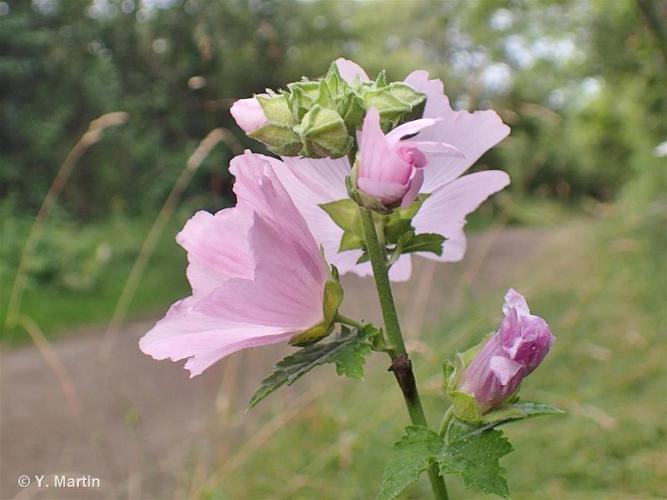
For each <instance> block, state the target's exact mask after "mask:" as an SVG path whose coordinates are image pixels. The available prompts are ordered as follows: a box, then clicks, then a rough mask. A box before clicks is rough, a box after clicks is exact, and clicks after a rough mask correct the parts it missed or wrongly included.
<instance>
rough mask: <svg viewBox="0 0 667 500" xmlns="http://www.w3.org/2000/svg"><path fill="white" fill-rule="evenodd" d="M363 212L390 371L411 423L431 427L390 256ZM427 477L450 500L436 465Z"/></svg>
mask: <svg viewBox="0 0 667 500" xmlns="http://www.w3.org/2000/svg"><path fill="white" fill-rule="evenodd" d="M359 212H360V213H361V223H362V225H363V228H364V234H365V236H366V247H367V250H368V256H369V257H370V260H371V266H372V268H373V275H374V277H375V286H376V287H377V292H378V297H379V299H380V307H381V309H382V319H383V320H384V328H385V331H386V334H387V340H388V341H389V346H388V347H389V351H390V356H391V361H392V363H391V367H390V368H389V370H391V371H393V372H394V375H395V377H396V380H397V381H398V385H399V387H400V388H401V392H403V397H404V399H405V405H406V406H407V408H408V413H409V415H410V420H411V421H412V423H413V424H415V425H423V426H424V427H428V424H427V422H426V414H425V413H424V408H423V407H422V404H421V400H420V399H419V392H418V391H417V384H416V383H415V375H414V372H413V371H412V363H411V362H410V358H408V354H407V351H406V350H405V343H404V342H403V336H402V335H401V326H400V324H399V322H398V314H397V313H396V305H395V304H394V297H393V295H392V293H391V285H390V283H389V270H388V269H387V257H386V255H385V249H384V247H382V246H380V242H379V240H378V235H377V232H376V230H375V223H374V221H373V213H372V212H371V211H370V210H369V209H367V208H364V207H359ZM428 477H429V479H430V481H431V489H432V490H433V495H434V496H435V498H437V499H438V500H447V499H448V498H449V497H448V496H447V487H446V486H445V480H444V479H443V478H442V476H441V475H440V472H439V471H438V466H437V465H436V464H431V465H430V466H429V468H428Z"/></svg>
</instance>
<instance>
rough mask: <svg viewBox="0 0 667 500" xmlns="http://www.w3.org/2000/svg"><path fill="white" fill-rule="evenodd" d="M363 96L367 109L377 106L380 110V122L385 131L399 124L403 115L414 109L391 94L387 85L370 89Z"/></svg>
mask: <svg viewBox="0 0 667 500" xmlns="http://www.w3.org/2000/svg"><path fill="white" fill-rule="evenodd" d="M362 98H363V100H364V105H365V107H366V109H370V108H376V109H377V110H378V111H379V113H380V123H381V125H382V129H383V130H384V131H385V132H387V131H389V130H391V129H392V128H394V127H395V126H396V125H398V123H399V121H400V119H401V116H402V115H403V114H404V113H408V112H410V111H411V110H412V106H410V105H409V104H407V103H405V102H403V101H401V100H399V99H398V98H397V97H394V96H393V95H391V94H390V93H389V90H388V89H387V88H386V87H385V88H381V89H378V88H375V89H368V90H366V91H365V92H364V93H363V95H362Z"/></svg>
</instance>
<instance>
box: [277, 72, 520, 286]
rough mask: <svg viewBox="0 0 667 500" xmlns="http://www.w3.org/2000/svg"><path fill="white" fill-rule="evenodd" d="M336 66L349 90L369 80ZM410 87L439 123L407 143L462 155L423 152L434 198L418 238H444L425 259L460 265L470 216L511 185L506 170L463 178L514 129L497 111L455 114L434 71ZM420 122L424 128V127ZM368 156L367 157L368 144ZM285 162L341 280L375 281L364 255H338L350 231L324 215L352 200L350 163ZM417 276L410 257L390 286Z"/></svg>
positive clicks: (282, 171) (287, 178) (299, 202)
mask: <svg viewBox="0 0 667 500" xmlns="http://www.w3.org/2000/svg"><path fill="white" fill-rule="evenodd" d="M336 64H337V65H338V69H339V71H340V73H341V76H342V77H343V78H345V79H346V80H347V81H349V82H351V81H353V80H354V79H355V78H357V77H358V78H359V79H360V80H362V81H363V80H367V79H368V77H367V76H366V73H365V72H364V70H363V69H361V68H360V67H359V66H358V65H356V64H355V63H354V62H352V61H348V60H345V59H338V60H337V61H336ZM405 81H406V83H408V84H409V85H411V86H412V87H413V88H414V89H415V90H418V91H420V92H423V93H425V94H426V95H427V100H426V105H425V109H424V118H425V119H434V120H437V121H435V122H434V123H432V124H431V125H430V126H428V127H424V128H421V129H420V130H419V133H418V134H417V135H416V136H415V137H413V138H409V139H407V140H404V141H401V143H402V144H410V143H411V142H414V143H419V142H421V143H428V142H431V143H445V144H448V145H451V146H454V147H455V148H456V149H457V150H458V151H460V152H461V153H462V155H459V156H456V155H451V154H450V155H443V154H442V152H439V151H431V150H429V148H427V147H424V146H418V145H417V146H416V147H417V149H418V150H419V151H420V152H421V153H423V154H424V156H425V157H426V161H427V164H428V167H427V168H423V169H421V170H422V173H423V176H424V179H423V183H421V186H420V188H419V193H428V194H429V196H428V198H427V199H426V201H425V202H424V203H423V204H422V206H421V208H420V209H419V211H418V212H417V214H416V215H415V217H414V219H413V221H412V224H413V226H414V227H415V229H416V231H417V233H437V234H441V235H442V236H444V237H445V238H446V240H445V242H444V244H443V251H442V255H440V256H438V255H436V254H433V253H428V252H425V253H419V254H418V255H420V256H422V257H426V258H429V259H435V260H438V261H441V262H454V261H458V260H461V259H462V258H463V255H464V254H465V250H466V237H465V233H464V232H463V227H464V226H465V224H466V216H467V215H468V214H469V213H471V212H472V211H474V210H475V209H476V208H477V207H478V206H479V205H480V204H481V203H482V202H484V201H485V200H486V199H487V198H488V197H489V196H491V195H492V194H494V193H496V192H498V191H500V190H501V189H503V188H504V187H506V186H507V185H508V184H509V182H510V180H509V176H508V175H507V174H506V173H505V172H502V171H498V170H490V171H485V172H476V173H473V174H469V175H464V176H462V174H463V173H464V172H465V171H466V170H467V169H468V168H470V166H471V165H473V164H474V163H475V162H476V161H477V160H478V159H479V157H480V156H482V154H484V153H485V152H486V151H487V150H488V149H490V148H491V147H493V146H494V145H496V144H497V143H498V142H500V141H501V140H502V139H503V138H504V137H506V136H507V134H509V131H510V129H509V127H508V126H507V125H505V124H504V123H503V122H502V120H501V119H500V117H499V116H498V115H497V114H496V113H495V112H494V111H491V110H486V111H475V112H474V113H470V112H468V111H454V110H452V108H451V107H450V105H449V100H448V99H447V96H445V95H444V93H443V84H442V82H441V81H440V80H429V79H428V73H427V72H426V71H415V72H413V73H411V74H410V75H409V76H408V78H407V79H406V80H405ZM418 122H420V123H423V122H421V120H418ZM390 133H391V132H390ZM361 154H362V155H363V154H364V151H363V141H362V151H361ZM283 161H284V164H283V163H281V166H279V168H277V169H276V174H277V175H278V176H279V177H280V179H281V181H282V182H283V184H284V186H285V188H286V189H287V190H288V191H289V193H290V195H291V196H292V197H293V199H294V203H295V204H296V206H297V208H298V209H299V211H300V212H301V213H302V214H303V216H304V218H305V219H306V222H307V223H308V226H309V227H310V230H311V231H312V232H313V234H314V235H315V238H316V239H317V241H318V242H319V243H320V244H321V245H322V246H323V248H324V251H325V255H326V257H327V260H328V261H329V262H331V263H332V264H334V265H336V266H337V267H338V269H339V271H340V272H341V273H347V272H353V273H356V274H358V275H360V276H365V275H368V274H371V268H370V264H369V263H368V262H366V263H363V264H357V263H356V261H357V259H358V258H359V257H360V255H361V251H359V250H349V251H345V252H338V248H339V246H340V240H341V237H342V235H343V230H342V229H340V228H339V227H338V226H337V225H336V224H335V223H334V222H333V221H332V220H331V218H330V217H329V216H328V215H327V213H326V212H324V210H322V209H320V208H319V205H320V204H322V203H328V202H331V201H337V200H340V199H343V198H346V197H347V191H346V188H345V177H346V176H348V175H349V174H350V168H351V166H350V163H349V161H348V160H347V158H339V159H336V160H332V159H330V158H325V159H321V160H316V159H310V158H296V157H284V158H283ZM413 179H414V178H413ZM416 184H418V182H413V183H412V184H411V185H410V187H413V186H414V185H416ZM362 189H363V188H362ZM369 189H370V188H369ZM410 196H412V194H411V195H410ZM410 274H411V257H410V255H402V256H401V257H400V258H399V259H398V261H397V262H396V263H395V264H394V265H393V266H392V268H391V270H390V278H391V279H392V280H393V281H404V280H407V279H408V278H409V277H410Z"/></svg>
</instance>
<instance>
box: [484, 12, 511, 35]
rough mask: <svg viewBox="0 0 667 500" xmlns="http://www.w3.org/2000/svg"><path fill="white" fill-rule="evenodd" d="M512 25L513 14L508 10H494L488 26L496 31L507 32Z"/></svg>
mask: <svg viewBox="0 0 667 500" xmlns="http://www.w3.org/2000/svg"><path fill="white" fill-rule="evenodd" d="M513 23H514V14H512V12H511V11H510V10H508V9H498V10H496V11H495V12H494V13H493V15H492V16H491V19H490V20H489V25H490V26H491V28H492V29H494V30H496V31H505V30H508V29H510V28H511V27H512V24H513Z"/></svg>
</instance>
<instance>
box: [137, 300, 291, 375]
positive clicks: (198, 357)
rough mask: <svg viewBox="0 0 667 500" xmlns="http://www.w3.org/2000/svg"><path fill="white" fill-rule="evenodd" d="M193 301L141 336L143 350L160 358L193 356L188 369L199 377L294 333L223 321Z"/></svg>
mask: <svg viewBox="0 0 667 500" xmlns="http://www.w3.org/2000/svg"><path fill="white" fill-rule="evenodd" d="M193 303H194V299H193V298H192V297H189V298H187V299H185V300H182V301H179V302H176V303H175V304H174V305H173V306H172V307H171V308H170V309H169V312H168V313H167V315H166V316H165V317H164V318H163V319H161V320H160V321H158V322H157V324H156V325H155V326H154V327H153V328H152V329H151V330H150V331H149V332H148V333H147V334H146V335H144V336H143V337H142V338H141V340H140V341H139V348H140V349H141V351H142V352H144V353H145V354H148V355H150V356H152V357H153V358H155V359H158V360H161V359H167V358H169V359H171V360H172V361H178V360H181V359H185V358H190V359H189V360H188V362H187V363H186V365H185V368H187V369H189V370H190V375H191V376H195V375H199V374H200V373H201V372H202V371H204V370H205V369H206V368H208V367H209V366H211V365H212V364H213V363H215V362H216V361H218V360H220V359H222V358H223V357H224V356H227V355H228V354H231V353H233V352H236V351H239V350H241V349H245V348H247V347H256V346H261V345H268V344H273V343H275V342H280V341H282V340H287V339H289V338H290V337H291V336H292V335H293V334H294V332H286V331H284V329H281V328H279V327H266V326H263V325H252V324H250V325H243V324H232V323H226V322H222V321H221V320H220V319H219V318H213V317H208V316H206V315H203V314H200V313H198V312H196V311H193V310H192V304H193Z"/></svg>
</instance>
